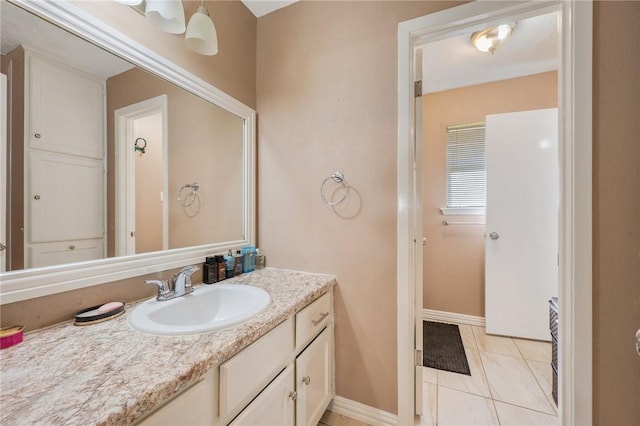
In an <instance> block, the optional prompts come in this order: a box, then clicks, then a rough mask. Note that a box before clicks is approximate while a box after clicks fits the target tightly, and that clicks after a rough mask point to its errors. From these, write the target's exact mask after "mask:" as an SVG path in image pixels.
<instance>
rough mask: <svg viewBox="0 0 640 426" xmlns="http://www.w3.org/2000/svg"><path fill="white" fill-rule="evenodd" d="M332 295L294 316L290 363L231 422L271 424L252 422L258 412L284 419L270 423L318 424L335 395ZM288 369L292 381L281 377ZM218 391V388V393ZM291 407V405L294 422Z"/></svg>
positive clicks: (249, 424) (300, 425)
mask: <svg viewBox="0 0 640 426" xmlns="http://www.w3.org/2000/svg"><path fill="white" fill-rule="evenodd" d="M332 296H333V293H332V292H329V293H327V294H325V295H323V296H321V297H320V298H318V299H317V300H316V301H314V302H312V303H311V304H309V305H308V306H307V307H305V308H304V309H302V310H301V311H299V312H298V313H297V314H296V315H295V336H294V335H293V334H292V335H291V341H292V342H294V341H295V350H293V351H291V352H290V360H291V363H290V365H289V366H288V367H287V368H285V370H284V371H283V372H282V373H280V375H278V376H277V377H276V379H275V380H274V381H273V382H272V383H271V385H269V386H268V387H267V388H265V389H264V390H263V391H262V392H261V393H260V395H259V396H258V397H257V398H256V399H254V400H253V401H252V402H251V403H250V404H249V405H248V406H247V407H246V408H245V409H244V410H243V411H242V413H241V414H240V415H239V416H238V417H236V418H235V419H234V421H233V422H232V423H231V424H232V425H234V426H240V425H243V426H251V425H255V424H272V423H268V422H265V421H262V422H257V423H256V422H254V420H255V419H259V417H255V416H257V415H258V413H262V414H261V416H262V417H264V418H278V419H282V420H283V421H285V423H280V422H276V423H273V424H283V425H293V424H295V425H296V426H307V425H313V426H315V425H317V424H318V421H319V420H320V418H321V417H322V414H323V413H324V411H325V410H326V408H327V406H328V405H329V402H331V399H332V398H333V397H334V396H335V384H334V350H333V347H334V339H333V301H332ZM310 342H311V343H310ZM292 372H293V375H294V378H295V379H294V382H293V383H290V382H289V380H288V379H286V380H285V379H282V377H283V375H284V376H285V377H288V376H289V375H290V374H292ZM281 379H282V380H281ZM287 385H288V386H287ZM272 386H273V387H272ZM222 392H223V391H222V387H221V395H222ZM293 402H295V404H293ZM292 407H295V422H294V421H293V417H294V416H293V412H292V411H291V408H292ZM290 416H291V417H290ZM262 417H260V418H262ZM290 418H291V421H289V419H290Z"/></svg>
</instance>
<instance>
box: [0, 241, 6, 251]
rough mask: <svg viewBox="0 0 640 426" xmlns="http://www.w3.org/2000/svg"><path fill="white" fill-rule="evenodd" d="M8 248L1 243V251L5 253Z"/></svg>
mask: <svg viewBox="0 0 640 426" xmlns="http://www.w3.org/2000/svg"><path fill="white" fill-rule="evenodd" d="M6 248H7V246H5V245H4V244H3V243H0V251H4V250H5V249H6Z"/></svg>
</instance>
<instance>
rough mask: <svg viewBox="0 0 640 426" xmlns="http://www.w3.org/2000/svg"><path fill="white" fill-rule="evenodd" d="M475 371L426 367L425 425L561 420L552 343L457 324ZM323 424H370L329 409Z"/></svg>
mask: <svg viewBox="0 0 640 426" xmlns="http://www.w3.org/2000/svg"><path fill="white" fill-rule="evenodd" d="M458 327H459V329H460V335H461V337H462V343H463V345H464V348H465V352H466V354H467V362H468V363H469V369H470V370H471V376H467V375H465V374H457V373H451V372H449V371H442V370H436V369H433V368H428V367H424V369H423V380H424V383H423V388H422V389H423V395H422V397H423V413H424V414H423V416H422V418H421V423H420V425H421V426H432V425H439V426H470V425H482V426H492V425H500V426H538V425H539V426H547V425H548V426H559V425H560V420H559V419H558V414H557V408H556V405H555V403H554V402H553V398H552V396H551V343H546V342H537V341H532V340H522V339H515V338H509V337H499V336H491V335H487V334H486V333H485V331H484V328H483V327H475V326H470V325H465V324H459V325H458ZM318 426H366V425H365V424H364V423H361V422H359V421H357V420H354V419H351V418H349V417H346V416H342V415H340V414H336V413H332V412H331V411H327V412H325V414H324V415H323V416H322V419H320V422H319V423H318Z"/></svg>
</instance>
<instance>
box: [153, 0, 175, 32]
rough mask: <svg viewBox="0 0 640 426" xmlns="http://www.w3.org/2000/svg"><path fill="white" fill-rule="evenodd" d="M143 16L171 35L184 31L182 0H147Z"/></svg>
mask: <svg viewBox="0 0 640 426" xmlns="http://www.w3.org/2000/svg"><path fill="white" fill-rule="evenodd" d="M146 4H147V7H146V9H145V16H146V17H147V19H148V20H150V21H151V22H152V23H153V24H154V25H156V26H158V27H159V28H160V29H162V30H163V31H166V32H168V33H171V34H182V33H184V31H185V25H184V7H183V6H182V0H147V1H146Z"/></svg>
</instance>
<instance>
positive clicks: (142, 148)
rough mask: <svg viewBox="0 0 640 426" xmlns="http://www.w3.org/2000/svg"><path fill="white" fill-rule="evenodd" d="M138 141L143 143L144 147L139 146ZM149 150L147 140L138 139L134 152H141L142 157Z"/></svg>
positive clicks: (134, 145)
mask: <svg viewBox="0 0 640 426" xmlns="http://www.w3.org/2000/svg"><path fill="white" fill-rule="evenodd" d="M138 141H142V142H144V145H142V144H140V145H138ZM146 149H147V140H146V139H144V138H138V139H136V142H135V143H134V144H133V150H134V151H140V155H142V154H144V153H145V150H146Z"/></svg>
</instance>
